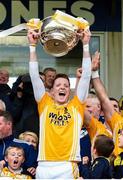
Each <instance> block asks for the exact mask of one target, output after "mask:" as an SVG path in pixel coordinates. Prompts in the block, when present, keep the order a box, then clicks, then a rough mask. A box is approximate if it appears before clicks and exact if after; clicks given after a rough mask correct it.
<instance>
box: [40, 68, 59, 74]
mask: <svg viewBox="0 0 123 180" xmlns="http://www.w3.org/2000/svg"><path fill="white" fill-rule="evenodd" d="M48 71H53V72H56V69H55V68H52V67H47V68H45V69H44V70H43V73H44V74H46V73H47V72H48Z"/></svg>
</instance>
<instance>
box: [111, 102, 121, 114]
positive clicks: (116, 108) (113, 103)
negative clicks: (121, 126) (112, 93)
mask: <svg viewBox="0 0 123 180" xmlns="http://www.w3.org/2000/svg"><path fill="white" fill-rule="evenodd" d="M111 104H112V105H113V107H114V110H115V111H116V112H118V113H120V109H119V105H118V103H117V102H116V101H114V100H111Z"/></svg>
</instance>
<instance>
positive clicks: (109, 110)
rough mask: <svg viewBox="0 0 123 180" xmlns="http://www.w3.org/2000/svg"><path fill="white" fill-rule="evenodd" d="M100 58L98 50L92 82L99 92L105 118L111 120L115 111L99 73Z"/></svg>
mask: <svg viewBox="0 0 123 180" xmlns="http://www.w3.org/2000/svg"><path fill="white" fill-rule="evenodd" d="M99 59H100V54H99V53H98V52H96V53H95V55H94V56H93V58H92V64H94V66H95V68H94V70H93V71H92V82H93V86H94V89H95V91H96V94H97V96H98V98H99V100H100V101H101V105H102V109H103V112H104V115H105V119H106V120H109V119H110V118H111V117H112V115H113V113H114V112H115V111H114V108H113V106H112V104H111V102H110V100H109V97H108V95H107V92H106V89H105V87H104V85H103V83H102V81H101V79H100V78H99V73H98V67H99V66H98V62H99Z"/></svg>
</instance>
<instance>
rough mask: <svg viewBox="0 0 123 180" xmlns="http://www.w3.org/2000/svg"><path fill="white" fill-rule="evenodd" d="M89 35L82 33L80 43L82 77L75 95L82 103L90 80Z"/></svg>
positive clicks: (86, 32) (88, 33)
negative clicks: (81, 45) (81, 49)
mask: <svg viewBox="0 0 123 180" xmlns="http://www.w3.org/2000/svg"><path fill="white" fill-rule="evenodd" d="M90 37H91V33H90V31H89V30H86V31H84V32H83V35H82V38H81V41H82V44H83V60H82V76H81V77H80V80H79V82H78V85H77V88H76V95H77V96H78V98H79V100H80V101H84V100H85V99H86V98H87V96H88V91H89V85H90V78H91V57H90V53H89V41H90Z"/></svg>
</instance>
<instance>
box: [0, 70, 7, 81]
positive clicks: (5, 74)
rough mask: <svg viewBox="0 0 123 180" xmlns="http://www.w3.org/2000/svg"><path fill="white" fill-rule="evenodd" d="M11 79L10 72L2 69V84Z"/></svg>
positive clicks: (0, 76) (0, 73)
mask: <svg viewBox="0 0 123 180" xmlns="http://www.w3.org/2000/svg"><path fill="white" fill-rule="evenodd" d="M8 81H9V73H8V71H6V70H0V84H7V83H8Z"/></svg>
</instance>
